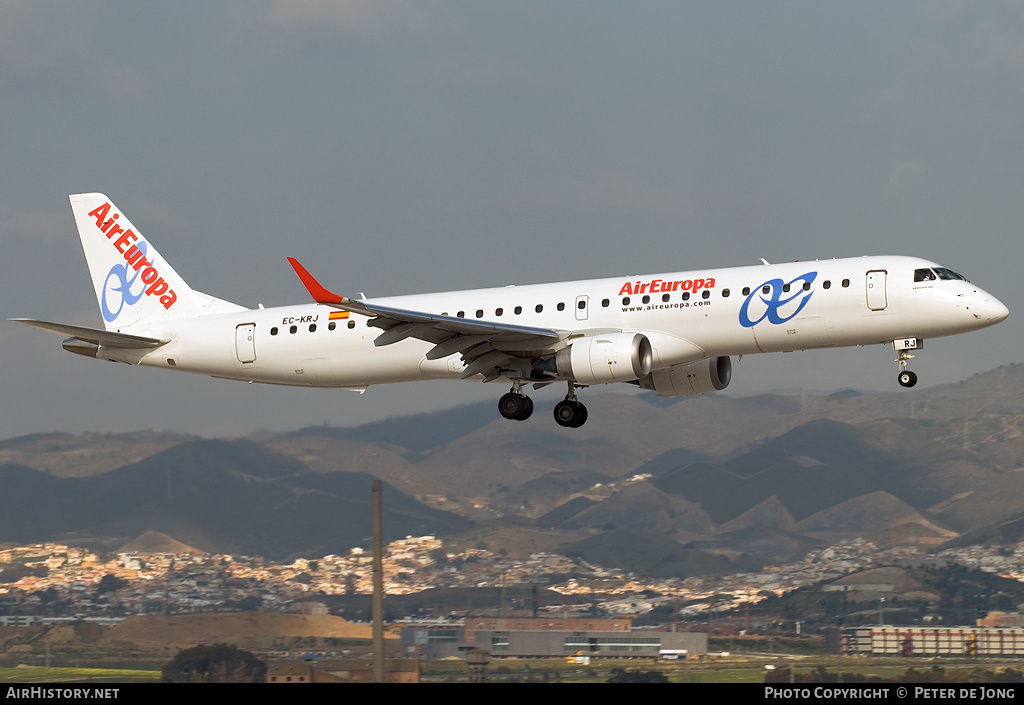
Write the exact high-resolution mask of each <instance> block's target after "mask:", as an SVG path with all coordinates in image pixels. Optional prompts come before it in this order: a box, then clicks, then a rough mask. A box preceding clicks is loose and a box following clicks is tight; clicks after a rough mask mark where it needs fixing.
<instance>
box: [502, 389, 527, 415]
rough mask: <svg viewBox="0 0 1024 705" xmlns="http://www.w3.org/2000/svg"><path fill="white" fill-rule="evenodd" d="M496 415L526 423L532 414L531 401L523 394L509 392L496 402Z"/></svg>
mask: <svg viewBox="0 0 1024 705" xmlns="http://www.w3.org/2000/svg"><path fill="white" fill-rule="evenodd" d="M498 413H499V414H501V415H502V416H504V417H505V418H506V419H510V420H513V421H526V419H528V418H530V414H532V413H533V399H530V397H528V396H526V395H525V394H517V393H516V392H509V393H508V394H503V395H502V397H501V399H499V400H498Z"/></svg>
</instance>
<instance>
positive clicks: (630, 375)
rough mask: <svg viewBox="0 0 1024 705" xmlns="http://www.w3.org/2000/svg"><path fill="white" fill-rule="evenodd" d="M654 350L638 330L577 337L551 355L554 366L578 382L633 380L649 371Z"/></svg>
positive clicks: (596, 382) (599, 382)
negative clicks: (567, 345)
mask: <svg viewBox="0 0 1024 705" xmlns="http://www.w3.org/2000/svg"><path fill="white" fill-rule="evenodd" d="M653 359H654V352H653V350H652V349H651V342H650V341H649V340H648V339H647V336H645V335H642V334H640V333H608V334H607V335H594V336H590V337H588V338H582V339H580V340H577V341H576V342H574V343H573V344H572V345H570V346H569V347H567V348H565V349H564V350H560V351H559V352H558V353H557V354H556V355H555V369H556V371H557V372H558V374H559V375H560V376H562V377H568V378H569V379H572V380H574V381H576V382H577V383H579V384H583V385H590V384H610V383H612V382H633V381H635V380H638V379H640V378H641V377H645V376H647V375H648V374H650V372H651V362H652V361H653Z"/></svg>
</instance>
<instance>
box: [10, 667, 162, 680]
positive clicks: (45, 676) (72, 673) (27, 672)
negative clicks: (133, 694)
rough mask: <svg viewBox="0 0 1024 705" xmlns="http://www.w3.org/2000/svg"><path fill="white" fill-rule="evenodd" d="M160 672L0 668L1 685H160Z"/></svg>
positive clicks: (120, 669) (107, 669) (111, 669)
mask: <svg viewBox="0 0 1024 705" xmlns="http://www.w3.org/2000/svg"><path fill="white" fill-rule="evenodd" d="M159 682H160V671H139V670H129V669H126V668H70V667H69V668H47V667H45V666H18V667H16V668H0V683H159Z"/></svg>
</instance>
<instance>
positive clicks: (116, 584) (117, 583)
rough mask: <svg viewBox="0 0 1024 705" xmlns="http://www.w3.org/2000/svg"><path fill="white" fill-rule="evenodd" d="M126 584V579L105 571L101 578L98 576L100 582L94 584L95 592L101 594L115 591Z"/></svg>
mask: <svg viewBox="0 0 1024 705" xmlns="http://www.w3.org/2000/svg"><path fill="white" fill-rule="evenodd" d="M127 584H128V581H127V580H124V579H123V578H119V577H117V576H116V575H114V574H112V573H107V574H106V575H104V576H103V577H102V578H100V582H99V584H98V585H97V586H96V594H97V595H102V594H103V593H105V592H117V591H118V590H120V589H121V588H123V587H124V586H125V585H127Z"/></svg>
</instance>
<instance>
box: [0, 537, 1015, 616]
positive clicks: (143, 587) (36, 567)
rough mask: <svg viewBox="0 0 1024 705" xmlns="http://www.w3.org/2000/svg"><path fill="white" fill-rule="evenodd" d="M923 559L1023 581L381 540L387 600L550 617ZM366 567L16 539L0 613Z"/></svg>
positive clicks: (752, 590)
mask: <svg viewBox="0 0 1024 705" xmlns="http://www.w3.org/2000/svg"><path fill="white" fill-rule="evenodd" d="M925 561H933V562H936V563H940V564H946V563H957V564H961V565H966V566H969V567H972V568H979V569H981V570H986V571H989V572H993V573H998V574H1000V575H1004V576H1007V577H1010V578H1015V579H1018V580H1024V543H1021V544H1017V545H1014V546H1003V547H999V546H995V547H993V546H988V547H982V546H976V547H970V548H962V549H951V550H947V551H942V552H941V553H938V554H926V553H925V552H923V551H920V550H919V549H916V548H885V549H883V548H880V547H879V546H876V545H874V544H872V543H870V542H867V541H862V540H854V541H847V542H844V543H842V544H838V545H835V546H830V547H828V548H824V549H817V550H814V551H811V552H810V553H808V554H807V555H806V556H805V558H804V559H803V560H801V561H798V562H795V563H791V564H787V565H782V566H775V567H771V568H766V569H765V570H763V571H761V572H758V573H736V574H733V575H726V576H720V575H719V576H703V577H699V578H688V579H681V578H666V579H640V578H637V577H635V576H633V575H631V574H628V573H624V572H623V571H621V570H616V569H606V568H602V567H601V566H597V565H592V564H589V563H586V562H585V561H580V560H578V559H577V560H574V559H570V558H567V557H565V556H560V555H556V554H551V553H535V554H533V555H531V556H529V557H528V558H522V559H519V558H510V557H507V556H504V555H499V554H496V553H494V552H491V551H489V550H487V549H486V548H483V547H478V548H471V549H467V550H465V551H461V552H448V551H445V550H444V547H443V544H442V542H441V540H440V539H437V538H436V537H433V536H420V537H412V536H410V537H406V538H405V539H402V540H399V541H393V542H391V543H390V544H388V548H387V552H386V555H385V558H384V577H385V591H386V593H388V594H392V595H398V594H407V593H414V592H419V591H423V590H429V589H438V588H458V587H493V588H505V587H511V586H514V585H520V586H522V585H545V586H546V587H548V588H549V589H551V590H554V591H557V592H559V593H561V594H563V595H565V596H567V598H568V597H572V598H573V599H571V600H570V599H567V600H566V603H565V604H563V605H558V606H549V607H547V608H543V607H542V608H540V613H544V610H545V609H546V610H548V612H547V614H551V615H561V616H574V615H575V616H582V615H585V614H588V613H592V612H593V611H594V610H595V609H596V610H598V611H600V612H601V613H603V614H608V615H621V616H633V615H640V614H643V613H645V612H648V611H650V610H653V609H655V608H657V607H659V606H660V605H664V604H671V605H672V608H673V611H677V612H678V613H679V614H680V616H681V617H682V618H686V617H687V616H688V615H697V614H706V613H707V612H709V611H725V610H728V609H732V608H735V607H737V606H740V605H742V604H744V603H756V602H758V601H760V600H763V599H765V598H766V597H767V596H769V595H781V594H783V593H785V592H788V591H790V590H794V589H796V588H799V587H803V586H807V585H812V584H815V583H820V582H823V581H828V580H833V579H836V578H839V577H841V576H843V575H846V574H849V573H851V572H855V571H859V570H864V569H867V568H872V567H876V566H880V565H892V564H894V563H900V562H925ZM371 563H372V559H371V555H370V553H369V552H368V551H365V550H363V549H361V548H353V549H351V550H350V551H349V552H348V554H346V555H327V556H323V557H322V558H318V559H305V558H299V559H296V560H294V561H292V562H291V563H287V564H284V563H273V562H269V561H265V560H263V559H262V558H260V557H256V556H237V555H211V554H203V553H151V554H142V553H138V552H133V551H126V552H121V553H118V554H116V555H114V556H111V557H100V556H99V555H98V554H96V553H93V552H90V551H88V550H85V549H80V548H74V547H69V546H65V545H62V544H56V543H47V544H36V545H31V546H20V547H14V548H7V549H3V550H0V576H6V577H4V578H3V582H0V605H3V604H7V605H12V604H14V605H17V606H18V608H19V609H17V610H11V609H6V610H0V612H4V611H6V612H7V613H9V614H30V613H38V612H40V611H47V610H48V608H54V609H55V608H56V606H57V605H58V604H59V606H60V610H61V613H63V614H83V615H109V614H138V613H142V614H145V613H154V612H170V613H180V612H198V611H223V610H224V609H262V610H281V611H283V610H287V609H290V608H292V607H293V606H294V605H295V604H297V603H302V602H303V601H308V598H309V597H310V596H312V595H321V594H322V595H340V594H350V595H351V594H369V593H370V592H371V589H372V586H371V583H372V580H371ZM12 576H13V577H12ZM104 586H105V587H104ZM589 596H594V599H588V598H589ZM50 611H54V610H53V609H51V610H50Z"/></svg>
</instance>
